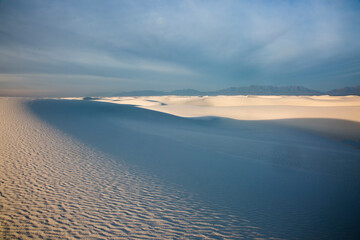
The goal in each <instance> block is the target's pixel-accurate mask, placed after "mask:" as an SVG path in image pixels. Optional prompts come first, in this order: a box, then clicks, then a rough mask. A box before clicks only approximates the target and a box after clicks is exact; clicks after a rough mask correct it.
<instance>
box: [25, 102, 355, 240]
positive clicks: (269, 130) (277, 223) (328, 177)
mask: <svg viewBox="0 0 360 240" xmlns="http://www.w3.org/2000/svg"><path fill="white" fill-rule="evenodd" d="M28 107H29V108H30V109H31V111H32V112H33V113H34V114H36V115H37V116H38V117H39V118H41V119H42V120H43V121H45V122H47V123H48V124H50V125H51V126H53V127H54V128H56V129H58V130H60V131H61V132H63V133H66V134H67V135H69V136H70V137H71V138H72V139H76V140H77V141H79V142H81V143H83V144H85V145H86V146H87V147H89V148H91V149H92V150H96V151H99V152H102V153H105V154H107V155H108V156H111V159H113V160H114V161H115V162H121V163H122V164H124V165H125V166H128V165H130V166H134V168H135V169H139V171H140V174H139V175H136V176H139V177H141V176H143V174H144V173H145V175H146V176H147V175H149V176H152V177H155V178H156V179H159V180H161V182H163V183H164V185H165V186H175V187H174V188H175V189H178V188H180V189H184V191H185V192H187V193H189V194H190V195H195V196H198V197H199V199H198V200H196V201H192V200H189V202H190V203H193V204H194V203H196V204H199V203H200V202H201V203H202V204H201V205H204V206H208V207H209V208H210V209H212V210H213V211H215V212H217V213H222V214H223V215H226V214H231V216H234V218H235V219H238V220H239V219H246V220H249V221H250V223H251V224H252V225H253V226H254V227H257V228H258V229H257V230H256V231H255V232H254V234H255V233H256V232H259V231H261V232H262V233H263V234H264V235H263V236H262V237H264V238H267V237H281V238H286V239H291V238H295V239H297V238H302V239H304V238H316V239H331V238H334V239H336V238H348V239H352V238H354V239H356V237H358V236H359V232H358V230H357V219H358V218H359V216H360V209H359V206H358V204H357V203H358V202H359V201H360V193H359V192H358V189H359V187H360V174H359V173H360V162H359V159H360V152H359V151H358V149H356V148H352V147H350V146H348V145H345V144H342V143H341V142H339V141H335V140H333V139H330V138H327V137H324V136H321V135H317V134H314V133H312V132H309V131H302V130H301V128H300V129H299V128H297V127H293V126H291V125H284V124H283V123H282V122H279V121H237V120H230V119H222V118H182V117H177V116H173V115H169V114H165V113H161V112H155V111H150V110H146V109H141V108H137V107H134V106H129V105H116V104H109V103H100V102H91V101H66V100H38V101H32V102H29V103H28ZM338 121H341V120H338ZM353 124H355V125H352V127H353V128H354V129H356V130H358V128H359V125H358V124H356V123H353ZM81 159H83V158H81ZM92 159H93V160H92V161H94V162H95V163H96V164H102V163H103V162H104V161H103V160H101V158H100V160H99V159H97V158H96V157H95V158H92ZM87 161H88V160H86V161H85V162H87ZM103 168H104V167H102V168H100V169H103ZM112 171H117V170H112ZM103 172H104V171H103ZM114 174H115V173H114ZM91 179H93V178H91ZM119 181H120V180H119ZM145 183H146V184H145V186H148V187H149V188H150V189H151V187H152V186H153V185H154V183H151V182H146V181H145ZM165 183H166V184H165ZM94 184H95V183H94ZM105 185H106V184H105ZM141 186H142V185H141ZM150 195H151V196H154V195H155V196H156V195H157V194H150ZM140 196H141V194H140ZM170 196H171V195H170ZM174 196H177V194H176V193H175V194H174ZM156 198H157V197H156ZM181 199H183V198H182V197H181ZM185 199H186V198H185ZM183 200H184V199H183ZM167 201H168V200H166V202H167ZM156 204H159V203H155V205H154V206H151V207H148V208H149V209H153V208H155V209H158V208H156ZM176 205H178V204H176ZM195 209H196V208H195ZM200 209H201V210H200V213H201V214H203V215H204V219H202V220H200V221H199V222H196V224H194V222H193V226H194V227H195V228H197V229H198V226H197V224H202V223H203V221H205V222H206V221H207V220H205V219H206V217H208V218H209V219H214V218H213V216H211V214H210V215H209V213H208V210H204V209H203V208H202V207H201V208H200ZM200 213H199V214H200ZM119 216H121V215H120V213H119ZM120 218H121V217H120ZM179 218H180V219H183V218H184V219H187V217H184V216H179ZM215 219H216V220H215V222H213V224H214V225H212V227H215V226H218V224H219V223H221V222H223V220H224V219H222V218H215ZM225 219H226V218H225ZM230 225H231V224H230ZM231 226H232V225H231ZM234 226H236V227H241V226H242V224H241V223H240V222H236V223H235V222H234ZM215 229H216V228H215ZM215 229H214V231H215ZM130 230H131V228H130V229H129V231H130ZM164 231H165V233H168V231H170V230H169V229H166V230H164ZM179 231H180V232H184V231H185V232H188V231H189V230H184V228H183V227H181V228H180V229H179ZM216 231H217V232H218V230H216ZM130 232H131V231H130ZM195 232H198V231H195ZM230 232H231V231H230ZM165 233H164V234H165ZM229 234H230V236H231V238H237V237H236V236H237V235H236V234H239V235H238V236H240V235H241V234H245V236H246V237H249V235H246V234H248V233H247V232H246V231H244V232H242V230H240V231H232V232H231V233H229ZM204 236H206V235H204ZM252 237H253V236H252ZM252 237H251V236H250V238H252Z"/></svg>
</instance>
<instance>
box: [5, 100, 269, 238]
mask: <svg viewBox="0 0 360 240" xmlns="http://www.w3.org/2000/svg"><path fill="white" fill-rule="evenodd" d="M54 110H55V109H54ZM0 116H1V121H0V132H1V134H0V137H1V140H0V142H1V148H0V157H1V158H0V160H1V165H0V182H1V185H0V204H1V205H0V224H1V225H0V238H1V239H29V238H34V239H49V238H50V239H77V238H80V239H124V238H125V239H127V238H130V239H135V238H138V239H174V238H186V239H188V238H226V237H229V238H232V237H235V238H240V237H243V236H247V237H261V236H263V235H262V234H261V233H260V232H261V231H260V232H259V231H258V230H257V229H256V228H253V226H251V224H249V222H248V221H247V220H246V219H241V218H238V217H235V216H231V215H228V213H227V212H226V211H224V212H219V211H214V210H213V209H211V208H210V207H207V204H206V203H203V202H201V200H200V199H197V197H196V196H194V194H189V193H188V192H186V191H183V190H182V189H181V188H175V187H174V186H172V185H171V184H168V183H166V184H165V183H164V182H163V181H161V180H160V179H158V178H157V177H154V176H152V175H149V174H147V173H146V172H143V171H139V170H138V169H137V168H136V167H135V166H132V165H131V164H129V163H124V162H123V161H122V160H121V158H116V159H114V158H112V157H110V156H108V155H105V154H103V153H101V152H98V151H94V149H91V148H89V147H88V146H86V145H84V144H83V143H81V142H79V141H78V140H76V139H74V138H71V137H70V136H69V135H67V134H65V133H63V132H61V131H59V130H56V129H54V128H53V127H51V126H49V125H48V124H46V123H44V122H43V121H41V120H40V119H38V118H37V117H36V116H34V115H33V114H32V113H30V112H29V111H28V109H26V108H25V105H24V101H23V100H14V99H1V100H0ZM63 117H64V118H65V119H67V118H69V117H71V116H67V115H64V116H63ZM219 219H220V220H219Z"/></svg>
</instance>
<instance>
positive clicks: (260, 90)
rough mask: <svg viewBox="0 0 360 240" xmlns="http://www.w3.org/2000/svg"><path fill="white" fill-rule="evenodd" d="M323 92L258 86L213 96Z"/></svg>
mask: <svg viewBox="0 0 360 240" xmlns="http://www.w3.org/2000/svg"><path fill="white" fill-rule="evenodd" d="M320 94H321V92H319V91H316V90H311V89H308V88H305V87H301V86H285V87H275V86H258V85H252V86H248V87H238V88H235V87H231V88H226V89H223V90H219V91H215V92H212V93H211V95H320Z"/></svg>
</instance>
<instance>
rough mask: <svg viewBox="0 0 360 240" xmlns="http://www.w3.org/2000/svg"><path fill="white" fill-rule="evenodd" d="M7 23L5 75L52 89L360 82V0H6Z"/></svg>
mask: <svg viewBox="0 0 360 240" xmlns="http://www.w3.org/2000/svg"><path fill="white" fill-rule="evenodd" d="M0 22H1V23H2V24H1V25H0V34H1V36H2V37H1V38H0V73H2V74H14V75H16V74H21V75H22V76H25V74H30V75H31V74H47V78H48V79H49V82H51V84H54V82H55V79H56V82H57V83H58V84H59V85H61V84H64V85H67V86H70V85H71V83H69V82H66V81H65V80H61V79H60V78H59V77H58V76H65V75H68V76H75V75H78V76H93V77H98V78H99V79H101V78H115V79H130V81H119V82H118V84H115V85H114V86H116V87H119V88H121V89H127V90H130V89H145V88H147V87H150V88H153V89H174V88H177V87H180V88H181V87H197V88H203V89H206V88H217V87H227V86H230V85H233V86H238V85H247V84H259V83H260V84H261V83H266V84H275V85H276V84H292V85H294V84H297V85H306V86H308V87H315V88H318V89H321V88H323V89H324V88H328V86H331V87H337V86H343V85H354V84H356V83H358V81H359V77H360V76H359V74H358V70H357V69H354V66H353V63H354V62H359V61H360V50H359V49H360V28H359V27H358V26H359V25H360V3H359V2H358V1H351V0H348V1H347V0H345V1H316V0H314V1H310V0H306V1H290V0H289V1H271V2H269V1H265V0H264V1H231V0H226V1H200V0H199V1H190V0H189V1H141V2H138V1H137V2H134V1H106V2H104V1H75V2H74V1H11V2H10V1H3V2H0ZM330 64H331V65H332V66H333V67H332V68H331V69H329V68H328V67H327V66H329V65H330ZM334 66H335V67H334ZM344 72H346V74H343V73H344ZM329 73H331V74H329ZM319 74H320V75H323V76H328V78H327V80H326V79H325V77H324V78H323V79H318V76H319ZM3 76H5V75H3ZM7 76H9V75H7ZM31 79H33V78H31ZM50 79H54V81H51V80H50ZM131 79H136V81H135V80H133V81H131ZM99 81H100V80H99ZM95 82H96V81H93V82H91V84H90V83H89V85H88V86H87V88H88V89H90V88H91V86H93V89H94V90H95V89H96V88H98V85H99V84H95ZM33 83H34V82H33V80H28V81H27V82H24V84H25V85H26V86H27V87H28V86H31V84H33ZM51 84H49V86H48V87H49V89H51ZM25 85H24V86H25ZM105 85H106V84H105ZM106 86H107V87H109V86H110V85H109V86H108V85H106ZM64 89H65V88H64ZM109 89H110V90H111V89H113V88H112V87H109ZM121 89H119V90H121Z"/></svg>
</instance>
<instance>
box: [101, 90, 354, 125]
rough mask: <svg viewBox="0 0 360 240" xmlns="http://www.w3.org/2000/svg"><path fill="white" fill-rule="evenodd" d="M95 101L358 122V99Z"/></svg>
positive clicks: (183, 111)
mask: <svg viewBox="0 0 360 240" xmlns="http://www.w3.org/2000/svg"><path fill="white" fill-rule="evenodd" d="M98 101H103V102H113V103H118V104H132V105H136V106H139V107H142V108H146V109H151V110H156V111H161V112H165V113H170V114H173V115H177V116H181V117H204V116H217V117H227V118H233V119H238V120H270V119H272V120H274V119H290V118H331V119H341V120H349V121H356V122H360V96H203V97H187V96H184V97H181V96H160V97H157V96H155V97H113V98H102V99H100V100H98Z"/></svg>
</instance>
